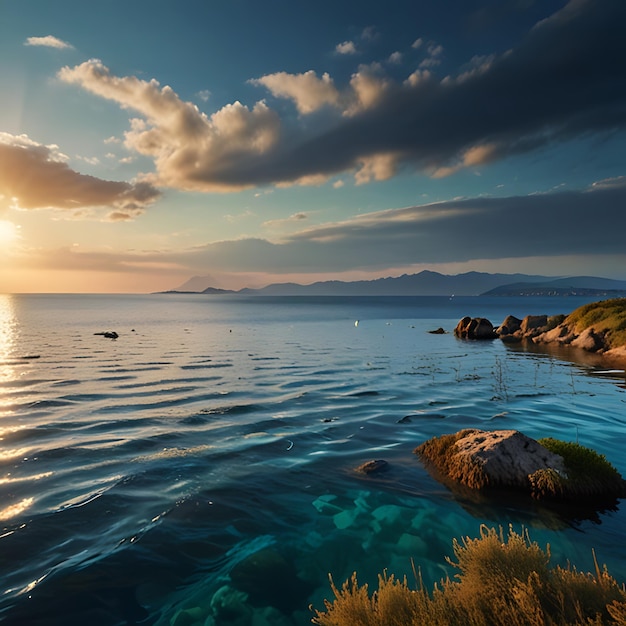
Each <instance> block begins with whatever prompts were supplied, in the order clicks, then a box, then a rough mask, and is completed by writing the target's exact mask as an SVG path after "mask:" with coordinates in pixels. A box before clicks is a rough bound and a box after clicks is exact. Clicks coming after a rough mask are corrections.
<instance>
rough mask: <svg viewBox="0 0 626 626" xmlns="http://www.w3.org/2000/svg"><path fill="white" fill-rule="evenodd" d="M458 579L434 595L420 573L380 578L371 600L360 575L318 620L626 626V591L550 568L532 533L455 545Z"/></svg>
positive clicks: (605, 577) (604, 577) (369, 625)
mask: <svg viewBox="0 0 626 626" xmlns="http://www.w3.org/2000/svg"><path fill="white" fill-rule="evenodd" d="M453 549H454V556H455V557H456V561H452V560H449V563H450V564H451V565H453V566H454V567H455V568H457V569H458V570H459V573H458V574H457V575H456V576H455V578H456V579H457V580H454V581H452V580H450V579H447V580H442V581H441V583H440V585H435V588H434V589H433V591H432V592H431V593H428V592H427V591H426V590H424V588H423V585H422V583H421V580H420V578H419V575H417V574H416V588H415V589H411V588H410V587H409V585H408V583H407V580H406V579H404V580H402V581H400V580H397V579H396V578H394V577H393V576H387V575H386V574H384V575H381V576H379V579H378V589H377V590H376V591H374V592H373V593H372V594H371V595H370V593H369V589H368V587H367V585H363V586H359V584H358V581H357V578H356V574H353V576H352V578H351V579H350V580H348V581H346V582H345V583H344V584H343V586H342V587H341V589H338V588H337V587H336V586H335V585H334V583H332V580H331V586H332V591H333V594H334V596H335V599H334V600H333V601H332V602H331V601H329V600H326V601H325V607H324V610H323V611H319V610H318V611H315V616H314V617H313V619H312V622H313V623H314V624H318V625H319V626H491V625H493V626H500V625H501V626H545V625H546V624H551V625H553V626H583V625H584V626H593V625H603V624H608V625H613V624H615V625H626V592H625V591H624V590H623V588H621V587H620V586H619V585H618V584H617V582H616V581H615V580H614V579H613V578H612V577H611V576H610V575H609V574H608V572H607V571H606V569H603V570H601V569H600V568H599V567H598V566H597V564H596V571H595V573H594V574H591V573H587V574H584V573H581V572H578V571H577V570H576V569H575V568H573V567H567V568H562V567H559V566H557V567H554V568H551V567H549V561H550V549H549V546H547V547H546V550H542V549H541V548H540V547H539V546H538V545H537V544H536V543H535V542H531V541H530V538H529V537H528V534H527V532H525V531H522V532H521V533H516V532H515V531H514V530H513V529H512V528H509V532H508V535H507V536H506V537H505V536H504V533H503V531H502V529H500V530H499V531H497V530H496V529H494V528H487V527H485V526H483V527H482V528H481V532H480V536H479V537H478V538H477V539H470V538H469V537H466V538H465V539H463V540H462V541H461V542H458V541H456V540H455V541H454V542H453Z"/></svg>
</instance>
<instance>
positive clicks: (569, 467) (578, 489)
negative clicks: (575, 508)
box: [530, 437, 626, 498]
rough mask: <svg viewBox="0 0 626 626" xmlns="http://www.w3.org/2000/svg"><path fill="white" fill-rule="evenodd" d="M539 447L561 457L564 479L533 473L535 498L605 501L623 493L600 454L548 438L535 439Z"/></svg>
mask: <svg viewBox="0 0 626 626" xmlns="http://www.w3.org/2000/svg"><path fill="white" fill-rule="evenodd" d="M539 443H540V444H541V445H542V446H543V447H544V448H547V449H548V450H550V452H554V453H555V454H558V455H560V456H562V457H563V460H564V462H565V469H566V472H567V476H561V475H559V474H557V473H556V472H554V471H551V470H543V471H542V472H535V474H533V475H531V476H530V480H531V483H532V485H533V495H535V496H536V497H543V496H546V495H548V496H556V497H566V498H578V497H585V498H587V497H591V498H606V497H622V496H624V494H625V493H626V487H625V485H626V483H625V482H624V479H623V478H622V476H621V475H620V473H619V472H618V471H617V470H616V469H615V468H614V467H613V466H612V465H611V464H610V463H609V462H608V461H607V460H606V457H605V456H604V455H603V454H600V453H598V452H596V451H595V450H592V449H591V448H586V447H585V446H581V445H580V444H578V443H572V442H567V441H560V440H558V439H553V438H552V437H546V438H544V439H539Z"/></svg>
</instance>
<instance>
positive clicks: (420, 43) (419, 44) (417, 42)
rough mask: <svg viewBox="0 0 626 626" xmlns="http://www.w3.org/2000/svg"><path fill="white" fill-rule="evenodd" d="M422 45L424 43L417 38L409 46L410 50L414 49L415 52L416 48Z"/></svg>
mask: <svg viewBox="0 0 626 626" xmlns="http://www.w3.org/2000/svg"><path fill="white" fill-rule="evenodd" d="M423 43H424V40H423V39H422V38H421V37H419V38H418V39H416V40H415V41H414V42H413V43H412V44H411V48H415V50H417V49H418V48H421V47H422V44H423Z"/></svg>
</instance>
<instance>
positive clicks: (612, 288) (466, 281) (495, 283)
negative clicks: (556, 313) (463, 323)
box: [160, 270, 626, 298]
mask: <svg viewBox="0 0 626 626" xmlns="http://www.w3.org/2000/svg"><path fill="white" fill-rule="evenodd" d="M210 280H211V279H210V277H201V276H194V277H193V278H190V279H189V280H188V281H186V282H185V283H184V284H182V285H181V286H179V287H176V288H174V289H171V290H168V291H164V292H160V293H171V294H205V295H228V294H241V295H247V296H454V295H457V296H502V297H511V296H555V297H566V296H591V297H598V298H601V297H611V298H615V297H620V296H626V280H613V279H610V278H601V277H597V276H570V277H550V276H538V275H529V274H489V273H485V272H466V273H464V274H455V275H448V274H440V273H438V272H432V271H429V270H424V271H422V272H419V273H418V274H404V275H402V276H398V277H388V278H378V279H375V280H359V281H340V280H330V281H321V282H315V283H311V284H309V285H301V284H298V283H274V284H271V285H268V286H266V287H262V288H259V289H251V288H244V289H239V290H237V291H235V290H229V289H218V288H216V287H212V286H210V285H207V282H208V281H210Z"/></svg>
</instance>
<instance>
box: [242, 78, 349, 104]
mask: <svg viewBox="0 0 626 626" xmlns="http://www.w3.org/2000/svg"><path fill="white" fill-rule="evenodd" d="M249 82H250V83H252V84H253V85H261V86H264V87H266V88H267V89H269V90H270V91H271V92H272V94H273V95H274V96H277V97H279V98H289V99H291V100H293V101H294V103H295V105H296V108H297V109H298V112H299V113H301V114H303V115H306V114H308V113H313V112H314V111H317V110H318V109H320V108H321V107H323V106H325V105H332V106H335V105H337V104H338V102H339V92H338V91H337V89H336V88H335V85H334V83H333V80H332V78H331V77H330V76H329V74H328V73H325V74H323V75H322V77H321V78H318V77H317V74H316V73H315V72H314V71H313V70H309V71H308V72H305V73H304V74H287V72H277V73H276V74H268V75H266V76H262V77H261V78H257V79H252V80H251V81H249Z"/></svg>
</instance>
